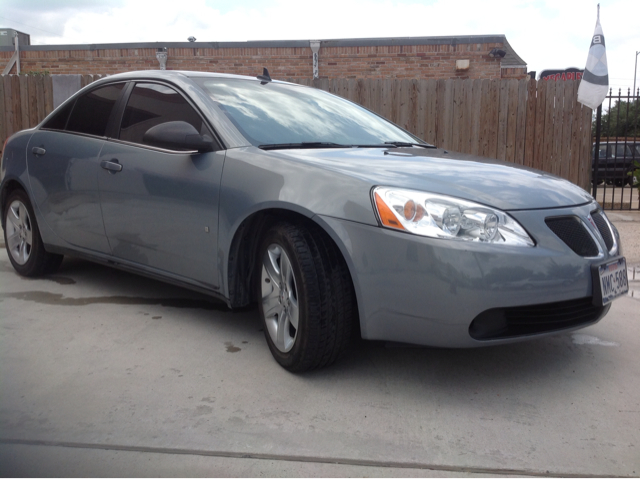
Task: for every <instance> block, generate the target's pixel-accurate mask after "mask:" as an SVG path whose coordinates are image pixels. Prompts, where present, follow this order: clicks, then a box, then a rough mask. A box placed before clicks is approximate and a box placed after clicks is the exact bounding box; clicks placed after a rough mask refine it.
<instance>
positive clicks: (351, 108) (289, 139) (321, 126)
mask: <svg viewBox="0 0 640 479" xmlns="http://www.w3.org/2000/svg"><path fill="white" fill-rule="evenodd" d="M194 81H196V82H197V83H198V84H199V85H201V86H202V87H203V88H204V89H205V91H206V92H207V93H208V94H209V96H210V97H211V98H212V99H213V100H214V101H215V102H216V103H217V104H218V106H219V107H220V109H221V110H222V111H224V113H225V114H226V115H227V117H228V118H229V119H230V120H231V122H233V124H234V125H235V126H236V127H237V128H238V130H240V132H241V133H242V135H243V136H244V137H245V138H246V139H247V140H248V141H250V142H251V143H252V144H253V145H255V146H258V145H267V144H274V143H276V144H277V143H301V142H316V141H320V142H331V143H338V144H341V145H370V144H376V145H379V144H381V143H384V142H385V141H404V142H415V141H416V138H414V137H413V136H411V135H410V134H409V133H407V132H405V131H403V130H401V129H400V128H398V127H396V126H395V125H393V124H392V123H390V122H388V121H386V120H384V119H383V118H380V117H379V116H378V115H376V114H374V113H371V112H370V111H369V110H367V109H365V108H362V107H361V106H358V105H356V104H355V103H351V102H349V101H347V100H343V99H342V98H339V97H337V96H334V95H330V94H329V93H327V92H324V91H322V90H316V89H315V88H305V87H299V86H295V85H287V84H283V83H265V84H261V83H260V82H258V81H255V82H254V81H247V80H235V79H228V78H216V79H209V78H194Z"/></svg>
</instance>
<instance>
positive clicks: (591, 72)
mask: <svg viewBox="0 0 640 479" xmlns="http://www.w3.org/2000/svg"><path fill="white" fill-rule="evenodd" d="M608 91H609V71H608V68H607V51H606V49H605V44H604V34H603V33H602V27H601V26H600V5H598V19H597V20H596V29H595V31H594V32H593V39H592V40H591V47H590V48H589V56H588V57H587V66H586V67H585V69H584V74H583V75H582V80H581V81H580V86H579V87H578V101H579V102H580V103H582V104H583V105H585V106H588V107H589V108H591V109H592V110H595V109H596V108H598V106H600V105H601V104H602V102H603V101H604V99H605V97H606V96H607V92H608Z"/></svg>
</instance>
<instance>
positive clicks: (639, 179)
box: [627, 160, 640, 198]
mask: <svg viewBox="0 0 640 479" xmlns="http://www.w3.org/2000/svg"><path fill="white" fill-rule="evenodd" d="M633 166H634V167H635V169H634V170H633V171H630V172H629V173H627V174H628V175H629V176H631V177H632V181H631V184H632V185H633V186H635V187H636V188H638V197H639V198H640V161H637V160H636V161H634V162H633Z"/></svg>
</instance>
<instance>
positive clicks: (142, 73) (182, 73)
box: [101, 70, 303, 86]
mask: <svg viewBox="0 0 640 479" xmlns="http://www.w3.org/2000/svg"><path fill="white" fill-rule="evenodd" d="M259 73H262V72H259ZM138 78H147V79H149V78H155V79H158V80H161V79H165V80H170V79H176V80H177V79H182V78H229V79H236V80H249V81H260V79H258V77H257V76H255V77H252V76H247V75H234V74H232V73H214V72H199V71H188V70H138V71H131V72H124V73H116V74H115V75H110V76H108V77H104V78H102V79H101V80H110V81H113V80H133V79H138ZM272 83H284V84H287V85H296V86H303V85H298V84H297V83H290V82H285V81H281V80H272Z"/></svg>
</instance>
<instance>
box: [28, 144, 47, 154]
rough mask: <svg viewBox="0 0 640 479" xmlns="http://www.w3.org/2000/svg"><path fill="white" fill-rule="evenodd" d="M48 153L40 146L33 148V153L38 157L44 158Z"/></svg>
mask: <svg viewBox="0 0 640 479" xmlns="http://www.w3.org/2000/svg"><path fill="white" fill-rule="evenodd" d="M46 152H47V150H45V149H44V148H40V147H39V146H34V147H33V148H31V153H33V154H34V155H36V156H42V155H44V154H45V153H46Z"/></svg>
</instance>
